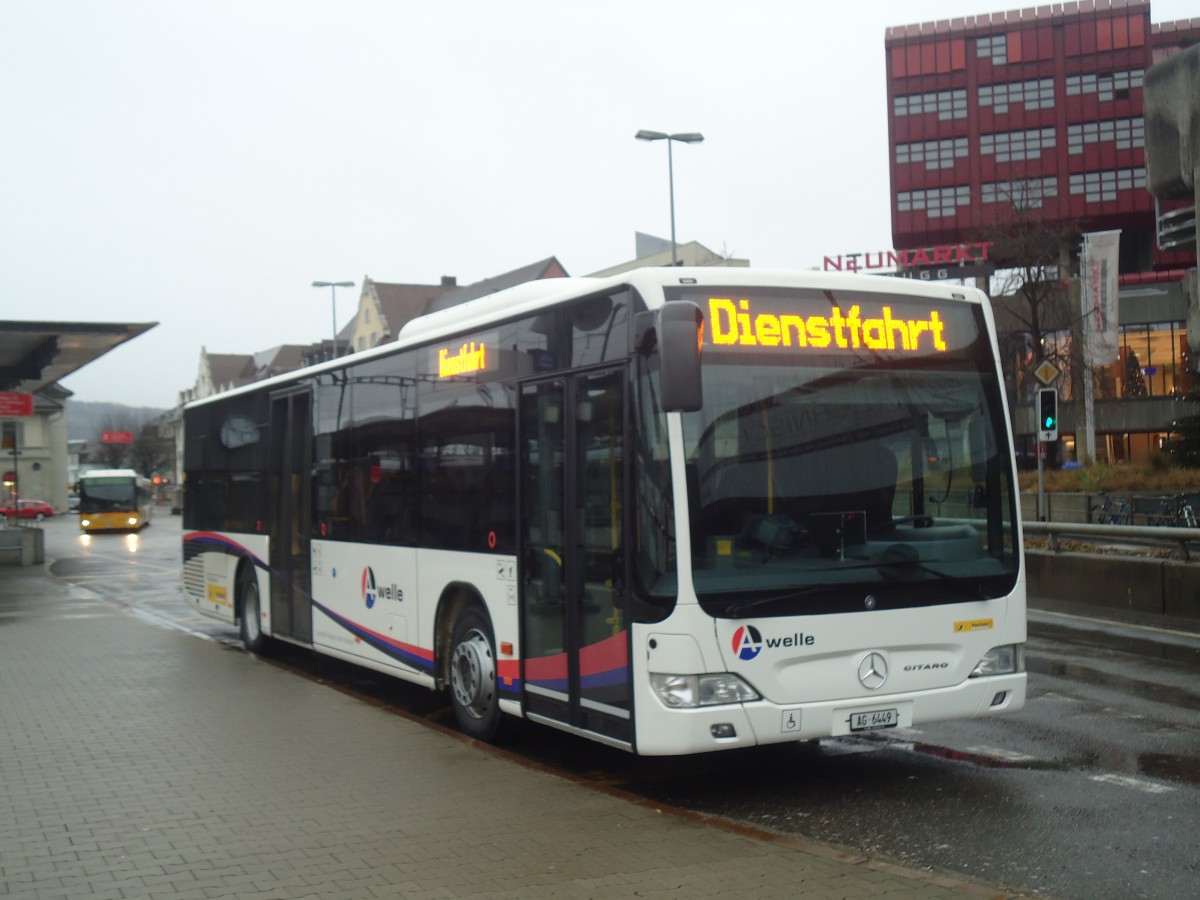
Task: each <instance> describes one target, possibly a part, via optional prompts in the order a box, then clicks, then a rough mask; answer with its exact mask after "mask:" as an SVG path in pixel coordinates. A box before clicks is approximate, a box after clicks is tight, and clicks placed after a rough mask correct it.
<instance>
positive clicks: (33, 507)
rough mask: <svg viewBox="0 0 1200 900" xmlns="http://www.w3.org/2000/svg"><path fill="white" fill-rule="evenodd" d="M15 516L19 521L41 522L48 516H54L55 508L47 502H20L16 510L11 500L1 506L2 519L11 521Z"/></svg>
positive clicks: (0, 515) (0, 514)
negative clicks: (32, 520)
mask: <svg viewBox="0 0 1200 900" xmlns="http://www.w3.org/2000/svg"><path fill="white" fill-rule="evenodd" d="M14 514H15V515H16V517H17V518H18V519H37V520H38V521H39V522H40V521H42V519H44V518H46V516H52V515H54V507H53V506H51V505H50V504H49V503H47V502H46V501H45V500H18V501H17V508H16V509H15V510H14V509H13V505H12V501H11V500H10V501H9V502H7V503H5V504H4V505H3V506H0V518H5V519H11V518H12V517H13V515H14Z"/></svg>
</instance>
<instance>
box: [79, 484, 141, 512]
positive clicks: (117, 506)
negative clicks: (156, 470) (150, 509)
mask: <svg viewBox="0 0 1200 900" xmlns="http://www.w3.org/2000/svg"><path fill="white" fill-rule="evenodd" d="M136 508H137V485H136V483H135V482H134V480H133V479H132V478H123V477H120V476H115V475H114V476H104V477H100V478H82V479H80V481H79V511H80V512H81V513H100V512H129V511H131V510H134V509H136Z"/></svg>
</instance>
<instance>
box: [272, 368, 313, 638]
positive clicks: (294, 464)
mask: <svg viewBox="0 0 1200 900" xmlns="http://www.w3.org/2000/svg"><path fill="white" fill-rule="evenodd" d="M271 462H272V472H271V498H270V499H271V527H270V538H271V551H270V556H271V632H272V634H274V635H275V636H276V637H286V638H292V639H294V640H297V641H302V642H304V643H310V642H311V641H312V606H311V605H310V602H311V598H310V594H311V592H312V571H311V569H310V568H309V557H308V550H309V542H310V538H309V521H310V511H309V498H310V494H311V491H310V490H309V488H308V485H309V478H310V477H311V476H310V473H311V471H312V396H311V394H309V392H308V391H307V390H303V391H291V392H285V393H280V394H276V395H274V396H272V397H271Z"/></svg>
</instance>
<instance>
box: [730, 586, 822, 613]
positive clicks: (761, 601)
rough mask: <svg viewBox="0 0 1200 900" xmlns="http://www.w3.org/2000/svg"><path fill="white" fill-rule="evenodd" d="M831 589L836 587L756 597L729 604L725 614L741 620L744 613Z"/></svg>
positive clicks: (816, 587)
mask: <svg viewBox="0 0 1200 900" xmlns="http://www.w3.org/2000/svg"><path fill="white" fill-rule="evenodd" d="M830 587H834V585H828V584H812V585H809V586H808V587H804V588H800V589H799V590H795V591H788V592H787V593H786V594H772V595H771V596H770V597H756V598H755V599H753V600H743V601H742V602H741V603H731V604H729V606H727V607H725V612H726V613H727V614H728V615H729V616H730V617H732V618H738V619H740V618H741V617H742V615H743V614H744V613H748V612H749V611H750V610H752V609H758V608H759V607H760V606H770V605H771V604H772V603H780V602H782V601H784V600H797V599H799V598H800V597H806V596H808V595H809V594H815V593H817V592H818V591H825V590H829V588H830Z"/></svg>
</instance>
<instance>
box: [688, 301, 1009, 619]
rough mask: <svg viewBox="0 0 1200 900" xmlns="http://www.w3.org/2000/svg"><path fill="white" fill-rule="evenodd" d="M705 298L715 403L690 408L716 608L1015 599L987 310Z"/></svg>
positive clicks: (692, 461)
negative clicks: (1010, 593) (692, 410)
mask: <svg viewBox="0 0 1200 900" xmlns="http://www.w3.org/2000/svg"><path fill="white" fill-rule="evenodd" d="M689 299H694V300H696V302H698V303H699V304H700V305H701V307H702V308H703V309H704V311H705V313H706V317H707V321H706V340H705V346H704V369H703V380H704V405H703V408H702V409H701V410H700V411H698V412H694V413H685V414H683V431H684V452H685V456H686V463H687V466H686V471H687V485H686V488H687V495H688V508H689V518H690V533H691V569H692V580H693V583H694V586H695V589H696V593H697V597H698V599H699V601H700V603H701V605H702V606H703V607H704V608H705V610H706V611H707V612H709V613H710V614H711V615H714V616H725V617H741V616H746V615H750V614H753V615H755V616H771V615H796V614H800V613H805V614H812V613H832V612H848V611H856V610H860V611H861V610H870V609H888V608H901V607H911V606H917V605H927V604H935V603H950V602H963V601H967V600H979V599H987V598H992V597H1001V596H1004V595H1006V594H1007V593H1008V592H1010V591H1011V590H1012V589H1013V587H1014V585H1015V582H1016V576H1017V568H1018V555H1017V552H1016V548H1015V547H1014V537H1015V535H1014V521H1015V515H1016V513H1015V508H1014V497H1015V494H1014V490H1013V485H1012V483H1011V478H1012V475H1011V461H1010V460H1009V454H1008V453H1007V452H1006V449H1005V448H1006V447H1007V439H1006V437H1005V435H1006V433H1007V432H1006V423H1005V420H1004V407H1003V403H1002V400H1001V386H1000V383H999V379H998V376H997V365H996V362H995V358H994V355H993V352H992V349H991V344H990V342H989V341H988V339H987V336H986V335H987V331H986V327H985V322H984V319H983V313H982V311H981V310H980V308H979V307H978V306H976V305H973V304H968V303H963V302H958V303H953V304H950V303H946V302H938V301H932V300H930V299H928V298H925V299H922V300H919V301H916V300H912V299H909V298H905V297H902V296H891V295H887V294H872V293H864V292H860V293H857V294H853V295H843V296H833V295H832V294H831V293H830V292H822V293H820V294H817V293H815V292H800V291H797V292H794V293H791V292H782V291H779V290H778V289H776V290H774V291H773V292H771V293H770V294H769V295H754V294H750V295H749V296H743V297H741V298H740V300H739V299H738V298H734V297H722V298H716V299H715V300H714V298H713V297H712V295H711V292H710V293H709V294H706V295H704V296H701V297H699V298H696V297H691V298H689ZM931 304H932V307H931ZM785 311H787V312H786V314H785ZM788 328H791V333H790V334H787V329H788Z"/></svg>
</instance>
